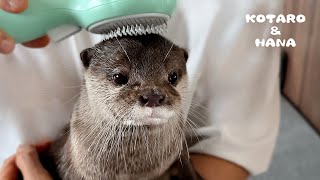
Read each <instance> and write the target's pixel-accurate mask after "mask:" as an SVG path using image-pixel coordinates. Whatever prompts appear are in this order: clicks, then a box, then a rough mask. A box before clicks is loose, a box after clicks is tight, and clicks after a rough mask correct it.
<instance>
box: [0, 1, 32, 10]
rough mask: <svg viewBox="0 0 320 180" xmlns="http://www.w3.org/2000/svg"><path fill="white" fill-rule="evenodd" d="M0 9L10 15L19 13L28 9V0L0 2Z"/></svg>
mask: <svg viewBox="0 0 320 180" xmlns="http://www.w3.org/2000/svg"><path fill="white" fill-rule="evenodd" d="M0 8H1V9H3V10H5V11H7V12H11V13H20V12H22V11H24V10H25V9H27V8H28V0H0Z"/></svg>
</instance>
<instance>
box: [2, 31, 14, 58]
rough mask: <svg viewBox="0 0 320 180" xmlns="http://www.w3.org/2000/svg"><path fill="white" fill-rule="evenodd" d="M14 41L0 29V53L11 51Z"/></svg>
mask: <svg viewBox="0 0 320 180" xmlns="http://www.w3.org/2000/svg"><path fill="white" fill-rule="evenodd" d="M14 46H15V42H14V40H13V38H12V37H10V36H8V35H7V34H6V33H5V32H3V31H2V30H0V53H3V54H9V53H11V52H12V51H13V49H14Z"/></svg>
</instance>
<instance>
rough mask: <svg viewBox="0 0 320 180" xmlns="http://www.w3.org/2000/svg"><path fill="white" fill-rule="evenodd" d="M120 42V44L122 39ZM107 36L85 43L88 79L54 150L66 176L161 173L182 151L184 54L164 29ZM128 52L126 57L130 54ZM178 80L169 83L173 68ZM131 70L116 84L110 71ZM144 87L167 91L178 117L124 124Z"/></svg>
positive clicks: (115, 176) (95, 177) (143, 176)
mask: <svg viewBox="0 0 320 180" xmlns="http://www.w3.org/2000/svg"><path fill="white" fill-rule="evenodd" d="M119 42H120V43H121V45H122V47H121V46H120V44H119ZM119 42H118V40H117V39H115V38H114V39H111V40H108V41H103V42H101V43H99V44H98V45H96V46H95V47H93V48H89V49H86V50H84V51H83V52H82V53H81V59H82V61H83V64H84V67H85V74H84V80H85V82H84V86H83V88H82V91H81V95H80V99H79V101H78V103H77V104H76V106H75V109H74V112H73V114H72V118H71V122H70V125H68V126H67V130H66V131H65V132H64V133H63V134H62V136H60V138H59V139H58V140H57V141H56V142H55V143H54V144H53V146H52V149H51V152H52V153H53V157H54V161H55V163H56V165H57V170H58V173H59V176H60V177H61V178H62V179H64V180H73V179H75V180H81V179H86V180H87V179H88V180H99V179H112V180H114V179H121V180H122V179H123V180H127V179H128V180H129V179H130V180H131V179H156V178H159V177H160V176H161V175H162V174H163V173H164V172H165V171H167V170H168V168H169V167H170V166H171V165H172V164H173V162H174V161H176V160H177V159H178V158H179V155H180V153H181V151H182V149H183V140H184V132H183V130H184V125H185V123H184V118H183V115H184V113H185V112H184V111H183V110H182V108H181V107H182V105H183V103H184V101H185V100H184V98H185V96H186V94H187V92H186V90H187V71H186V61H187V53H186V51H185V50H183V49H181V48H179V47H177V46H175V45H174V46H173V47H172V50H171V51H170V53H169V54H168V56H167V58H165V57H166V55H167V53H168V51H169V48H170V47H171V45H172V43H171V42H170V41H168V40H166V39H165V38H163V37H161V36H159V35H146V36H138V37H124V38H119ZM123 49H125V51H126V52H127V55H128V56H129V59H128V57H127V55H126V53H125V52H124V51H123ZM172 71H175V72H177V74H178V77H179V80H178V83H177V84H175V85H172V84H169V82H168V74H170V73H171V72H172ZM115 72H123V73H124V74H128V77H129V81H128V83H127V84H126V85H123V86H117V85H116V84H114V82H113V74H114V73H115ZM144 92H158V93H162V94H165V97H166V99H165V102H164V104H163V105H162V106H163V107H165V108H166V109H171V110H173V111H174V117H173V118H170V119H169V121H168V122H166V123H165V124H160V125H143V126H134V125H124V124H123V122H124V121H125V120H131V119H136V118H137V116H138V113H137V111H136V109H135V108H138V107H139V106H140V105H139V103H138V98H139V96H140V95H141V94H142V93H144Z"/></svg>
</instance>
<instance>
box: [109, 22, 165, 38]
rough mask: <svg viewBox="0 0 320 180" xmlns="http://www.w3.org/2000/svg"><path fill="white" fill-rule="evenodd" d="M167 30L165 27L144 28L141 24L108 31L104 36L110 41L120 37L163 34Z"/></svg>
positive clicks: (151, 26)
mask: <svg viewBox="0 0 320 180" xmlns="http://www.w3.org/2000/svg"><path fill="white" fill-rule="evenodd" d="M166 30H167V25H166V24H165V23H164V24H161V25H153V24H152V25H150V26H149V25H147V26H146V27H145V26H143V25H142V24H139V25H138V24H137V25H131V26H128V25H127V26H124V27H121V28H120V27H118V28H117V29H116V30H114V31H110V32H108V33H106V34H105V39H106V40H108V39H112V38H115V37H122V36H138V35H146V34H163V33H165V32H167V31H166Z"/></svg>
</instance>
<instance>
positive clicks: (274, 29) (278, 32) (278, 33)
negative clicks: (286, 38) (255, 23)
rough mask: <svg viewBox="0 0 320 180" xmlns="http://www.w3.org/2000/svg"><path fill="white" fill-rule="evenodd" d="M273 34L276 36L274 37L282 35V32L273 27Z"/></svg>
mask: <svg viewBox="0 0 320 180" xmlns="http://www.w3.org/2000/svg"><path fill="white" fill-rule="evenodd" d="M271 34H272V35H274V36H276V35H281V32H280V31H279V28H278V27H276V26H273V27H272V28H271Z"/></svg>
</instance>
